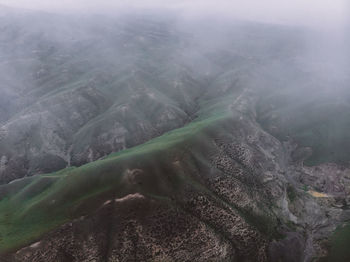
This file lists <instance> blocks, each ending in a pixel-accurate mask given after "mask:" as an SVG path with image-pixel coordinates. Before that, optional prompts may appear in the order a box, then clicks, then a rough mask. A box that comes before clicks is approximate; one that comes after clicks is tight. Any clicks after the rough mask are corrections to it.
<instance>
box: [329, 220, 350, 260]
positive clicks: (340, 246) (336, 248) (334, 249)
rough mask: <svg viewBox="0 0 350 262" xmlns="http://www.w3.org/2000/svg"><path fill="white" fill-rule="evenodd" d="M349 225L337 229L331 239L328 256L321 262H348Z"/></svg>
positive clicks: (349, 252)
mask: <svg viewBox="0 0 350 262" xmlns="http://www.w3.org/2000/svg"><path fill="white" fill-rule="evenodd" d="M349 243H350V224H346V225H345V226H343V227H338V228H337V230H336V231H335V232H334V234H333V236H332V237H331V243H330V252H329V255H328V256H327V257H326V258H324V259H323V260H322V261H323V262H345V261H350V248H349Z"/></svg>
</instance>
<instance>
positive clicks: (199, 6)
mask: <svg viewBox="0 0 350 262" xmlns="http://www.w3.org/2000/svg"><path fill="white" fill-rule="evenodd" d="M0 3H1V4H5V5H8V6H18V7H24V8H30V9H45V10H48V9H50V10H53V9H54V10H57V11H58V10H65V11H77V10H79V11H90V12H91V11H105V10H109V11H110V10H113V11H115V10H122V9H125V8H175V9H181V10H183V11H185V12H187V13H189V14H191V15H200V14H206V13H214V14H220V15H225V16H231V17H235V18H245V19H250V20H259V21H267V22H278V23H290V24H307V25H326V26H331V25H334V24H336V25H339V24H344V21H346V20H347V19H348V15H349V0H0Z"/></svg>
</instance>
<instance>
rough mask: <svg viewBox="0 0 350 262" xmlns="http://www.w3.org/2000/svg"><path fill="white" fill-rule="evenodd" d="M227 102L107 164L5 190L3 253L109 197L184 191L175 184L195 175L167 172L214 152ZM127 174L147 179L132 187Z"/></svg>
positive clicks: (0, 233)
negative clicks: (178, 162) (187, 158)
mask: <svg viewBox="0 0 350 262" xmlns="http://www.w3.org/2000/svg"><path fill="white" fill-rule="evenodd" d="M225 101H226V102H225ZM229 101H230V99H229V98H227V100H224V101H221V102H220V103H217V104H215V105H213V107H212V108H211V110H210V113H209V114H203V115H202V116H201V117H200V118H199V119H198V120H196V121H194V122H192V123H190V124H188V125H187V126H185V127H183V128H180V129H176V130H174V131H171V132H168V133H166V134H164V135H163V136H160V137H158V138H155V139H153V140H151V141H149V142H147V143H145V144H143V145H140V146H137V147H134V148H131V149H127V150H124V151H121V152H119V153H115V154H111V155H110V156H109V157H107V158H105V159H103V160H99V161H95V162H92V163H90V164H87V165H84V166H81V167H79V168H68V169H64V170H62V171H59V172H55V173H52V174H44V175H36V176H33V177H29V178H24V179H22V180H17V181H14V182H12V183H10V184H8V185H2V186H1V187H0V199H1V200H0V252H6V251H9V250H13V249H16V248H18V247H20V246H23V245H25V244H28V243H30V242H31V241H33V240H35V239H36V238H39V237H40V236H41V235H42V234H44V233H45V232H48V231H49V230H51V229H53V228H55V227H57V226H59V225H61V224H62V223H64V222H67V221H70V220H72V219H74V218H77V217H79V216H82V215H85V214H87V213H89V212H91V211H92V210H95V209H96V208H98V207H99V206H101V205H102V204H103V202H104V201H105V200H106V199H109V198H111V197H114V198H117V197H122V196H124V195H125V194H127V193H132V192H135V191H137V192H141V193H143V194H146V195H153V196H154V195H158V196H163V197H166V196H170V195H171V194H173V192H174V191H180V190H181V189H180V188H181V187H176V185H179V186H180V185H181V184H183V183H187V182H189V181H190V180H191V179H190V176H191V174H187V173H186V172H188V170H187V169H186V168H181V167H176V166H173V167H168V166H169V163H173V162H174V161H175V159H177V158H178V157H179V156H181V155H183V153H184V152H186V151H189V150H190V151H194V152H201V150H200V149H204V148H206V150H204V151H203V152H205V151H207V152H208V151H209V152H210V147H212V145H211V144H210V143H211V141H212V140H211V138H210V136H211V135H213V134H214V133H220V129H223V128H224V127H223V125H222V124H223V123H224V122H225V120H227V119H229V118H230V115H229V112H230V111H228V110H227V108H228V104H227V102H229ZM231 101H232V98H231ZM225 109H226V111H225ZM214 131H215V132H214ZM169 168H170V170H169ZM129 169H130V170H132V169H142V170H145V173H146V178H145V179H143V180H142V181H140V182H137V183H136V184H135V183H133V182H130V181H129V180H128V172H129V171H128V170H129ZM163 172H166V174H164V173H163ZM169 176H171V177H169ZM184 177H187V179H190V180H188V181H187V180H184ZM186 181H187V182H186ZM87 206H88V208H87Z"/></svg>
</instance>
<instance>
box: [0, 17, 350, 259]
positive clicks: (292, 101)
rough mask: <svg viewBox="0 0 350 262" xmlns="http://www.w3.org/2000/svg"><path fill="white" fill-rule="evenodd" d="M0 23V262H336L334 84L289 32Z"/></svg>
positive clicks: (168, 24) (345, 193) (173, 24)
mask: <svg viewBox="0 0 350 262" xmlns="http://www.w3.org/2000/svg"><path fill="white" fill-rule="evenodd" d="M97 18H98V19H99V20H98V21H97ZM0 20H1V31H2V32H3V34H1V36H0V37H1V38H0V43H1V48H0V50H1V51H0V55H1V56H2V57H4V60H3V61H2V62H1V71H0V72H1V74H2V75H3V76H4V81H3V82H2V83H1V86H0V88H1V91H2V93H3V94H4V96H2V98H0V110H1V111H0V123H1V126H0V156H1V158H0V159H1V160H0V181H1V183H2V184H3V185H1V186H0V254H1V255H0V256H1V261H60V262H61V261H62V262H65V261H67V262H68V261H190V260H192V261H312V260H313V261H315V260H316V261H324V260H326V261H327V259H328V260H329V261H346V259H347V258H349V253H347V252H346V249H344V248H342V243H344V241H346V239H348V236H347V235H345V237H344V236H342V239H345V240H339V237H338V235H337V233H335V234H334V232H337V231H336V229H337V228H339V227H341V226H343V225H345V223H346V221H348V220H349V218H350V217H349V216H350V213H349V201H350V199H349V190H350V169H349V155H348V154H347V153H348V148H349V147H348V143H349V141H350V140H349V139H348V134H347V132H346V130H347V127H349V125H350V118H349V116H348V114H347V113H346V112H347V108H348V106H349V98H350V95H349V93H348V92H347V91H346V87H347V83H349V79H348V77H347V75H346V74H342V73H341V72H339V73H338V74H336V75H333V76H332V77H329V78H328V80H327V81H324V80H323V78H321V77H320V76H319V75H317V74H315V73H314V72H310V71H305V70H306V69H305V66H304V64H302V63H300V57H302V56H303V55H304V54H305V53H304V52H305V47H304V46H303V37H302V36H303V33H304V32H301V31H299V30H297V29H293V28H286V27H280V26H269V25H261V24H253V23H241V22H234V23H233V24H230V25H227V24H225V26H223V24H221V23H219V22H215V21H214V22H211V23H207V22H204V21H201V23H200V25H201V27H199V28H198V25H196V23H195V22H192V23H189V22H187V23H189V24H185V25H184V24H183V23H184V22H183V21H182V20H181V19H180V20H178V19H177V18H176V16H173V15H172V16H167V17H166V18H165V17H157V18H151V17H148V16H139V15H137V16H130V15H128V16H126V17H119V18H118V19H116V18H112V17H108V18H101V17H80V18H79V19H77V18H74V17H70V16H66V17H61V16H59V15H48V14H40V15H39V14H36V13H32V12H24V13H23V12H14V13H11V12H5V13H4V14H2V13H0ZM29 21H30V22H29ZM43 22H44V23H43ZM203 25H206V26H205V27H203ZM203 28H205V29H203ZM208 39H214V40H215V41H214V40H212V41H208ZM13 43H15V44H13ZM320 67H322V64H320ZM330 86H332V87H333V86H336V87H337V88H338V89H339V90H340V91H339V92H333V93H331V95H330V92H329V87H330ZM334 129H336V130H337V132H333V130H334ZM112 152H119V153H113V154H111V153H112ZM86 163H88V164H86ZM84 164H85V165H84ZM75 166H79V167H75ZM10 181H11V182H10ZM8 182H10V183H8ZM339 243H340V244H339ZM339 250H340V251H341V252H338V251H339ZM344 259H345V260H344Z"/></svg>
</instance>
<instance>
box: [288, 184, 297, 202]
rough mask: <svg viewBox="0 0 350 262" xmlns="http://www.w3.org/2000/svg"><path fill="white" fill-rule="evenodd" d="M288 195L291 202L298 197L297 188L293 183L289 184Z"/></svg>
mask: <svg viewBox="0 0 350 262" xmlns="http://www.w3.org/2000/svg"><path fill="white" fill-rule="evenodd" d="M287 197H288V199H289V201H291V202H293V201H294V200H295V199H296V197H297V192H296V191H295V188H294V187H293V186H292V185H288V186H287Z"/></svg>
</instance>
